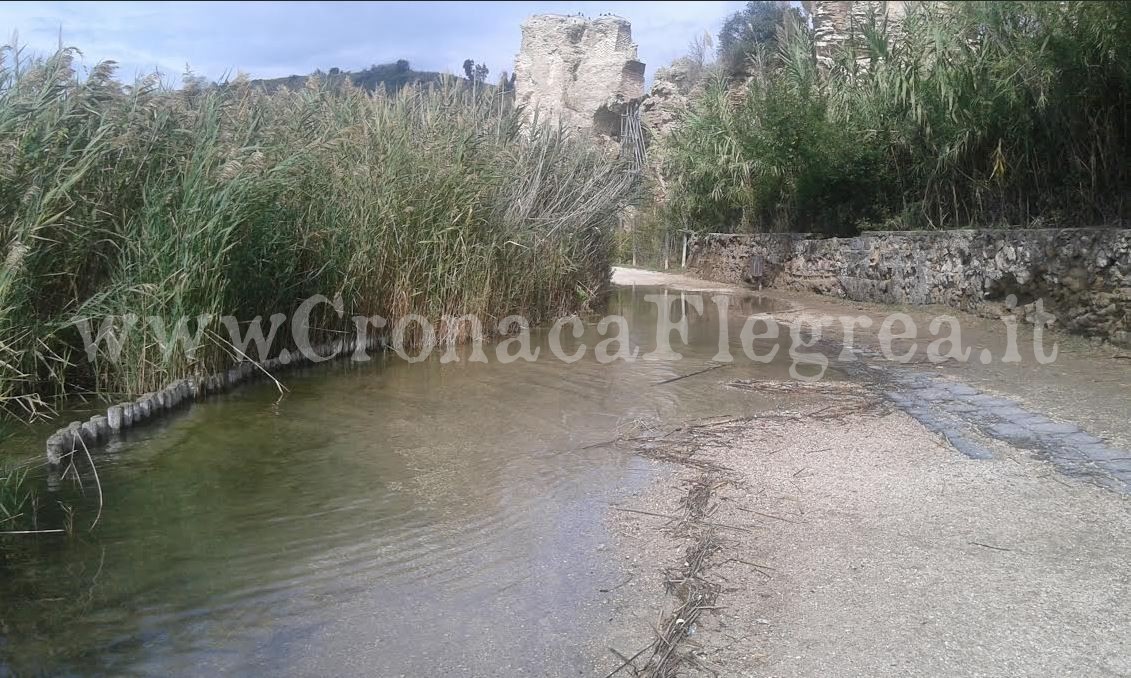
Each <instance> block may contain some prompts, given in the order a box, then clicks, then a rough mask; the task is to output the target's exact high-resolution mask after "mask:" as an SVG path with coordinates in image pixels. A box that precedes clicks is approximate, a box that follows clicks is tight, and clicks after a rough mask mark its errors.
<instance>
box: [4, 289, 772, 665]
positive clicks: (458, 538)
mask: <svg viewBox="0 0 1131 678" xmlns="http://www.w3.org/2000/svg"><path fill="white" fill-rule="evenodd" d="M646 293H663V292H662V291H660V290H649V289H644V288H641V289H636V290H633V289H620V290H618V291H617V292H616V293H615V294H614V296H613V298H612V299H611V300H610V307H609V309H608V310H609V312H611V313H619V314H621V315H623V316H625V317H626V318H627V319H628V326H629V328H630V337H629V339H630V343H631V344H632V346H633V347H635V348H639V349H640V351H641V352H642V353H646V352H648V351H651V350H652V349H654V348H655V343H656V334H655V324H656V321H657V306H656V305H655V304H650V303H644V301H643V295H644V294H646ZM668 294H670V295H673V298H678V297H679V293H678V292H675V293H668ZM704 301H705V302H706V304H705V306H704V309H703V313H702V314H698V313H695V312H694V311H689V310H687V308H686V307H687V300H686V298H684V299H682V300H681V302H680V303H679V304H678V305H677V307H678V308H677V313H676V319H678V318H679V309H683V312H686V313H688V318H689V333H688V339H687V343H686V346H683V345H682V344H680V347H681V349H682V353H683V355H684V358H683V359H682V360H680V361H675V362H667V361H644V360H638V361H634V362H623V361H618V362H614V363H612V364H608V365H602V364H598V363H597V362H596V361H595V359H594V353H593V347H594V346H595V345H596V344H597V342H598V341H600V340H601V339H603V338H604V337H601V336H598V335H597V334H596V332H595V329H594V327H592V326H591V325H590V326H587V327H586V330H585V333H584V336H582V337H581V338H580V339H576V340H575V339H573V338H572V337H571V336H570V334H569V332H568V331H567V332H565V333H564V335H565V340H564V341H563V349H564V350H565V351H566V352H567V353H570V352H572V351H573V350H574V348H576V346H577V345H579V344H581V343H585V344H587V346H588V351H587V352H586V354H585V357H584V358H583V359H582V360H581V361H579V362H577V363H574V364H565V363H562V362H560V361H558V360H554V359H552V358H551V357H550V356H549V354H548V350H547V348H546V340H547V335H546V332H545V331H538V332H535V343H536V344H537V345H539V346H541V347H542V349H543V357H542V359H540V360H538V361H536V362H531V363H528V362H522V361H520V362H515V363H510V364H501V363H499V362H498V361H497V360H496V359H495V357H494V352H493V351H492V350H488V351H486V353H487V355H488V358H489V361H488V363H486V364H480V363H468V362H465V361H461V362H457V363H450V364H444V365H442V364H440V362H439V360H438V359H437V358H438V355H435V356H433V358H432V359H431V360H429V361H426V362H423V363H419V364H414V365H410V364H406V363H404V362H402V361H400V360H399V359H396V358H390V357H388V356H384V357H379V358H377V359H376V360H374V361H373V362H371V363H368V364H361V365H358V364H349V363H338V364H336V365H332V366H331V365H326V366H321V367H318V368H315V369H311V370H308V371H305V372H300V373H292V374H289V375H288V378H287V382H288V387H289V388H290V393H289V394H288V395H287V397H286V398H284V399H282V400H280V399H279V395H278V393H277V391H276V390H275V389H274V387H273V386H272V385H270V384H259V385H254V386H251V387H246V388H243V389H240V390H238V391H236V392H234V393H232V394H230V395H228V396H226V397H224V398H222V399H218V400H216V401H214V402H209V403H207V404H204V405H197V406H194V407H192V408H190V409H188V410H186V411H185V412H184V413H183V414H180V415H178V416H176V417H175V418H173V419H171V420H168V421H165V422H162V423H161V424H159V425H157V426H153V427H148V428H145V429H142V430H140V431H139V432H136V433H134V434H132V435H130V436H129V437H128V438H126V439H125V440H122V441H119V442H116V443H114V444H113V445H112V446H111V447H110V448H109V449H107V450H105V451H103V452H100V453H99V460H98V463H99V469H100V472H101V477H102V486H103V490H104V494H105V511H104V513H103V515H102V518H101V522H100V524H99V526H98V529H97V530H95V531H94V532H93V533H86V532H85V531H84V530H83V529H81V528H82V526H85V525H86V524H87V523H84V522H83V521H84V520H86V521H89V517H90V515H91V509H90V499H89V493H88V496H87V498H86V499H84V498H83V497H82V496H81V495H80V494H79V493H78V490H77V488H76V486H75V484H74V483H72V482H69V481H64V482H63V483H62V484H61V485H60V488H59V491H58V492H56V493H54V494H53V496H52V499H53V500H54V499H58V500H61V501H65V502H68V503H73V504H75V505H77V506H78V515H79V518H78V519H77V521H76V522H77V524H79V525H80V534H79V536H77V537H76V538H74V539H70V540H68V539H62V538H60V539H47V538H42V539H38V540H35V541H27V542H21V543H20V544H18V549H17V550H8V551H6V555H5V556H4V561H3V563H2V565H0V567H2V568H3V574H4V576H3V579H2V581H0V657H2V658H3V660H4V663H5V665H6V666H7V669H8V670H11V671H15V672H17V673H37V672H45V673H83V674H87V673H106V674H117V673H142V674H147V673H149V674H168V673H171V672H178V673H181V672H183V673H193V674H199V673H212V672H216V671H241V672H251V671H255V672H267V671H270V672H276V673H300V674H306V673H322V674H325V673H347V674H349V673H365V674H370V675H372V674H378V675H386V674H396V673H410V674H420V673H443V672H463V673H470V674H496V673H498V672H500V671H506V672H510V671H519V670H521V669H522V668H523V667H526V668H531V669H533V670H535V671H536V672H538V673H553V674H561V673H566V672H573V671H576V670H578V669H579V668H587V667H588V666H589V663H588V659H587V657H585V655H584V653H585V645H584V642H583V641H584V640H585V639H583V638H581V637H579V634H581V633H583V632H582V631H579V629H591V630H598V629H599V628H600V624H601V623H604V621H605V619H606V618H607V616H608V615H606V614H604V611H603V610H601V595H600V594H599V593H598V591H597V587H595V586H594V585H593V583H594V582H595V581H596V582H609V581H615V580H617V578H618V572H617V570H616V564H615V563H611V562H606V561H605V560H603V559H602V558H601V557H600V553H599V552H598V551H597V546H598V545H599V544H600V543H602V542H604V541H605V540H606V538H607V536H606V535H604V534H603V532H602V526H601V516H602V515H603V512H604V510H605V507H606V506H607V505H608V504H609V503H610V502H612V501H615V499H616V498H617V497H618V496H619V494H620V493H622V492H623V491H624V490H625V488H626V487H630V486H632V485H634V484H636V483H639V482H641V480H642V479H643V478H644V477H646V474H643V473H634V472H633V471H642V470H645V469H646V468H647V465H646V464H644V463H643V462H641V461H639V460H637V459H634V458H632V457H630V456H627V455H625V454H623V453H620V452H618V451H616V450H614V449H612V448H610V447H608V446H602V445H601V443H602V442H605V441H609V440H611V439H612V438H614V437H615V436H616V435H617V434H618V432H620V431H622V430H624V428H625V427H626V426H634V425H639V424H641V423H642V422H653V421H671V420H675V419H686V418H694V417H698V416H708V415H715V414H728V413H740V412H743V411H748V410H749V409H750V408H751V407H757V406H759V405H760V404H761V403H760V402H759V401H758V400H757V396H756V395H755V396H750V398H748V399H745V400H743V399H736V398H734V397H733V394H730V393H727V392H725V391H724V390H723V389H721V388H719V383H720V381H724V380H726V379H733V378H751V377H755V376H757V377H763V378H765V377H767V376H769V377H775V378H782V377H784V375H785V372H786V365H785V363H784V362H783V363H780V364H778V363H775V364H773V365H769V366H766V365H760V364H748V363H746V362H745V361H740V362H738V363H736V364H734V365H731V366H728V367H727V368H725V369H724V370H718V372H712V373H708V374H704V375H701V376H694V377H689V378H686V379H679V380H675V381H672V378H673V377H679V376H681V375H685V374H689V373H692V372H695V371H696V370H699V369H702V367H703V366H705V365H709V364H710V361H711V359H712V358H713V357H714V356H715V354H716V353H717V351H718V334H719V318H718V315H717V313H718V312H717V309H716V308H715V306H714V305H713V304H712V303H711V302H710V300H709V298H706V297H705V298H704ZM766 310H769V309H768V308H767V307H766V306H764V305H762V304H760V303H759V301H758V300H757V298H746V299H735V300H733V301H732V306H731V311H732V313H731V315H730V331H729V336H730V343H731V345H732V350H733V351H734V352H735V354H736V356H737V355H740V354H741V349H740V348H739V345H738V337H739V330H740V328H741V321H742V318H741V315H742V313H743V312H746V313H750V312H762V311H766ZM735 311H738V312H737V313H735ZM673 342H676V339H675V338H674V337H673ZM676 343H678V342H676ZM767 404H768V403H767ZM45 486H46V483H45ZM58 519H60V515H59V510H58V509H57V508H49V510H48V512H47V514H45V516H44V520H58ZM0 673H3V670H0Z"/></svg>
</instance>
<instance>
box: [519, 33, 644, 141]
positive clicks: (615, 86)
mask: <svg viewBox="0 0 1131 678" xmlns="http://www.w3.org/2000/svg"><path fill="white" fill-rule="evenodd" d="M514 74H515V83H514V89H515V101H516V103H518V104H520V105H522V106H524V107H525V108H526V112H527V115H528V116H530V117H533V116H534V115H537V116H538V118H539V120H545V121H548V122H549V123H550V124H552V125H556V124H558V123H559V122H561V123H562V124H563V125H565V126H566V127H567V128H569V129H574V130H581V131H587V132H594V133H596V134H598V135H603V136H606V137H617V136H619V134H620V124H621V114H622V113H624V112H625V111H626V110H627V107H628V106H629V105H631V104H633V103H636V102H638V101H639V100H640V99H641V98H643V96H644V64H643V63H641V62H640V61H638V60H637V58H636V45H635V44H633V42H632V25H631V24H629V22H628V21H627V20H626V19H622V18H620V17H617V16H602V17H597V18H596V19H589V18H586V17H581V16H563V15H558V14H539V15H535V16H532V17H530V18H529V19H527V20H526V21H524V22H523V24H522V46H521V48H520V51H519V53H518V56H517V57H515V64H514Z"/></svg>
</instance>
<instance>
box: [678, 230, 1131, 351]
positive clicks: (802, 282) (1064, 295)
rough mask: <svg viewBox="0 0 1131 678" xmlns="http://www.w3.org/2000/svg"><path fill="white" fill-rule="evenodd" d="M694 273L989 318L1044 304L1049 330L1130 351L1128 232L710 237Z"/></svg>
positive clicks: (697, 250)
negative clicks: (938, 306)
mask: <svg viewBox="0 0 1131 678" xmlns="http://www.w3.org/2000/svg"><path fill="white" fill-rule="evenodd" d="M759 266H760V271H759ZM688 267H689V268H690V269H691V272H692V273H694V274H695V275H698V276H699V277H702V278H706V279H709V280H718V281H723V282H729V283H735V284H741V283H743V282H758V283H761V284H765V285H772V286H775V287H782V288H786V289H795V290H800V291H807V292H816V293H818V294H825V295H829V296H834V297H842V298H847V299H852V300H855V301H874V302H881V303H894V304H944V305H947V306H951V307H953V308H958V309H962V310H964V311H968V312H971V313H976V314H978V315H983V316H988V317H998V316H999V315H1001V314H1004V313H1008V312H1010V311H1009V308H1008V306H1009V304H1010V303H1011V302H1012V303H1014V304H1015V308H1016V311H1015V312H1017V313H1018V315H1021V316H1023V317H1024V318H1025V320H1026V321H1027V322H1034V321H1036V320H1038V315H1039V314H1038V312H1037V301H1038V300H1040V301H1041V302H1042V303H1043V306H1044V311H1045V312H1046V313H1048V314H1050V315H1051V316H1053V319H1050V320H1048V321H1046V323H1045V324H1046V325H1050V326H1053V327H1059V328H1061V329H1065V330H1067V331H1069V332H1073V333H1076V334H1082V335H1085V336H1090V337H1099V338H1101V339H1104V340H1106V341H1109V342H1111V343H1113V344H1116V345H1119V346H1131V230H1129V229H1120V228H1065V229H1018V230H956V231H905V232H869V233H863V234H861V235H859V236H857V237H855V238H817V237H814V236H811V235H807V234H801V233H757V234H751V235H729V234H712V235H707V236H705V237H702V238H699V239H697V240H695V241H693V242H692V243H691V256H690V258H689V261H688ZM752 273H759V276H758V278H757V280H754V279H752V275H751V274H752Z"/></svg>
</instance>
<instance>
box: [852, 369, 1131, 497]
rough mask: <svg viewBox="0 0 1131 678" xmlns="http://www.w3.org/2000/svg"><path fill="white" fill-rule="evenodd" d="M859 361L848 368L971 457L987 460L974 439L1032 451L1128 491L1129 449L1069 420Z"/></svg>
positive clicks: (922, 375) (1130, 480)
mask: <svg viewBox="0 0 1131 678" xmlns="http://www.w3.org/2000/svg"><path fill="white" fill-rule="evenodd" d="M869 353H870V352H867V351H858V354H860V355H861V357H863V358H865V360H864V362H862V363H857V365H858V366H857V367H856V368H854V369H850V370H849V371H850V373H855V374H856V376H858V377H861V378H864V379H867V380H869V381H873V382H876V383H878V384H879V385H880V386H881V388H882V390H883V394H884V396H885V397H886V398H887V399H888V400H889V401H891V402H892V403H893V404H894V405H895V406H896V407H898V408H900V409H901V410H903V411H904V412H906V413H907V414H909V415H910V416H911V417H913V418H914V419H915V420H916V421H918V422H919V423H920V424H922V425H923V426H925V427H926V428H927V429H929V430H931V431H934V432H935V433H938V434H939V435H942V436H943V437H944V438H946V439H947V441H948V442H949V443H950V444H951V445H953V446H954V448H955V449H957V450H958V451H959V452H961V453H962V454H964V455H966V456H968V457H970V458H972V459H992V458H993V456H994V455H993V452H992V451H991V450H990V449H989V447H987V446H985V445H983V444H980V443H979V442H978V438H979V437H984V438H990V439H994V440H1001V441H1003V442H1006V443H1009V444H1010V445H1013V446H1014V447H1018V448H1022V449H1028V450H1032V451H1033V452H1035V453H1037V454H1038V455H1039V456H1040V457H1042V458H1044V459H1048V460H1049V461H1051V462H1052V463H1053V464H1054V465H1055V466H1056V467H1057V468H1058V469H1060V470H1061V471H1062V472H1063V473H1065V474H1067V475H1072V476H1076V477H1081V478H1084V479H1087V480H1089V481H1091V482H1094V483H1096V484H1099V485H1101V486H1103V487H1106V488H1108V489H1111V490H1115V491H1117V492H1122V493H1128V494H1131V451H1127V450H1123V449H1118V448H1115V447H1112V446H1110V445H1109V444H1107V443H1105V442H1104V440H1103V439H1101V438H1099V437H1097V436H1094V435H1092V434H1091V433H1088V432H1087V431H1084V430H1083V429H1081V428H1080V427H1079V426H1077V425H1076V424H1073V423H1070V422H1062V421H1054V420H1052V419H1049V418H1048V417H1045V416H1044V415H1042V414H1040V413H1037V412H1033V411H1031V410H1027V409H1025V408H1024V407H1022V406H1021V405H1020V404H1018V403H1017V402H1015V401H1013V400H1010V399H1008V398H1003V397H1000V396H996V395H992V394H989V393H984V392H982V391H979V390H978V389H976V388H974V387H972V386H969V385H967V384H963V383H960V382H956V381H953V380H950V379H947V378H945V377H940V376H938V375H936V374H932V373H930V372H924V371H921V370H914V369H897V368H891V367H887V366H882V365H879V364H877V363H876V362H873V361H872V360H870V359H869V358H872V357H873V356H871V355H869Z"/></svg>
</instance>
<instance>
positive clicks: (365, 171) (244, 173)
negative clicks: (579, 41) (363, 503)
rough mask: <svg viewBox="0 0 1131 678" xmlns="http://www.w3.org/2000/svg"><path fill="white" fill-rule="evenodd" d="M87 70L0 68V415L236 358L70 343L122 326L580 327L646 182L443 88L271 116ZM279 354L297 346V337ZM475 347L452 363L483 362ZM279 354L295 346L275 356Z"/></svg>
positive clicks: (273, 99) (264, 96)
mask: <svg viewBox="0 0 1131 678" xmlns="http://www.w3.org/2000/svg"><path fill="white" fill-rule="evenodd" d="M75 54H76V52H75V51H74V50H71V49H66V50H62V51H60V52H58V53H56V54H54V55H52V56H50V57H48V58H46V59H43V60H39V61H32V60H28V59H26V58H24V57H23V55H22V54H21V53H20V51H19V50H18V49H17V48H14V47H7V48H4V49H3V50H2V51H0V259H2V260H3V261H4V265H3V269H0V409H3V410H4V411H6V412H7V413H9V414H15V415H17V416H21V417H25V418H26V417H29V416H33V415H34V414H35V413H37V412H42V411H43V408H44V407H45V405H46V404H48V403H50V402H51V400H52V398H53V397H55V396H57V395H59V394H62V393H66V392H70V391H75V390H88V391H95V392H99V393H107V394H110V393H113V394H119V393H125V394H134V393H141V392H145V391H148V390H153V389H155V388H158V387H160V386H162V385H163V384H165V383H167V382H169V381H170V380H172V379H175V378H178V377H179V376H183V375H187V374H191V373H200V372H210V371H214V370H217V369H220V368H223V367H226V366H227V365H228V363H230V362H231V357H230V355H229V351H228V350H227V348H226V347H225V346H224V345H223V344H222V342H221V341H219V340H210V341H209V342H208V343H207V344H206V345H205V346H204V347H203V348H202V349H201V350H200V351H199V352H197V353H196V354H195V355H192V356H190V355H185V353H184V352H183V351H181V350H173V351H171V352H168V353H166V352H165V351H163V350H162V347H161V345H160V342H159V339H160V337H159V336H158V335H157V334H156V333H155V331H154V329H153V328H152V327H151V326H149V325H148V324H146V323H139V324H138V325H137V326H135V327H133V328H132V329H127V330H122V331H120V333H119V336H118V339H119V340H120V342H121V345H122V354H121V359H120V360H111V359H110V356H109V355H108V354H106V353H105V352H100V353H99V354H98V355H97V356H96V357H95V360H93V361H88V360H87V359H86V356H85V355H84V354H83V350H82V345H83V344H82V341H81V338H80V335H79V334H78V332H77V331H76V329H75V327H74V325H73V323H74V321H76V320H79V319H84V318H88V319H94V320H95V326H96V327H97V325H98V319H100V318H102V317H105V316H107V315H122V314H127V313H132V314H136V315H138V316H141V317H143V318H144V317H146V316H155V317H158V318H162V319H164V320H165V321H166V323H168V324H170V325H171V324H172V323H173V321H175V320H176V319H179V318H190V319H193V320H191V321H190V322H189V323H188V325H186V329H187V330H188V331H189V332H190V333H195V332H198V331H203V334H204V336H206V337H215V336H225V335H226V332H225V331H224V330H223V328H222V326H221V325H220V323H219V320H218V318H219V316H221V315H233V316H236V317H237V318H239V319H240V320H241V321H249V320H251V319H253V318H255V317H257V316H262V317H264V318H267V317H268V316H270V315H271V314H273V313H284V314H289V313H291V312H292V311H293V310H294V309H295V307H296V305H297V304H298V303H299V301H300V300H302V299H305V298H307V297H309V296H311V295H314V294H323V295H326V296H327V297H330V298H333V297H334V296H335V295H341V298H342V300H343V303H344V317H341V318H340V317H338V315H337V314H335V313H334V311H333V310H332V309H329V307H326V306H322V307H319V309H318V312H317V313H316V314H315V315H314V316H312V322H311V325H312V327H313V328H314V332H312V334H313V336H314V340H315V341H318V340H320V338H321V339H323V340H324V339H326V338H329V337H332V336H334V335H335V333H337V332H339V331H342V330H350V329H351V328H352V327H353V323H352V321H351V320H350V317H351V316H353V315H367V316H370V315H374V314H380V315H382V316H383V317H385V318H387V319H389V321H390V325H391V324H393V323H394V322H395V321H396V320H397V319H398V318H401V317H404V316H406V315H407V314H410V313H420V314H423V315H425V316H427V317H428V318H430V319H438V318H439V317H440V316H441V314H444V313H452V314H457V315H460V314H465V313H475V314H478V315H479V316H480V317H481V318H482V319H483V320H484V323H490V322H492V321H493V320H494V319H497V318H501V317H504V316H506V315H510V314H516V313H517V314H523V315H526V316H527V317H529V318H531V319H532V320H533V321H535V322H537V321H539V320H540V319H544V318H547V317H549V316H552V315H555V314H558V313H563V312H569V311H573V310H576V309H577V308H578V306H579V305H581V304H583V303H584V300H586V299H588V298H591V297H592V292H593V290H595V289H596V288H598V287H599V286H601V285H602V284H603V283H604V282H605V281H606V278H607V275H608V270H609V266H608V264H609V257H610V253H611V249H612V237H613V227H614V226H615V223H616V218H615V215H616V213H617V211H618V210H619V209H620V207H621V206H622V205H623V204H624V203H625V202H626V200H627V199H628V196H629V194H630V193H631V192H632V191H633V190H634V184H635V181H634V179H633V177H632V175H630V174H629V173H627V172H625V171H624V169H623V167H621V166H620V165H619V163H618V162H617V161H615V160H611V159H609V158H608V157H607V156H606V155H604V154H602V153H600V152H599V151H598V150H596V149H594V148H592V147H591V146H590V145H589V144H588V143H587V142H585V141H584V140H581V139H576V138H573V137H571V136H570V135H569V134H567V133H566V132H564V131H563V130H561V129H551V128H547V127H540V126H533V127H532V126H528V125H526V124H524V123H523V118H522V113H521V111H518V110H516V109H515V108H514V107H513V106H512V105H511V104H510V102H509V100H508V99H507V98H506V97H505V96H503V95H500V94H498V93H495V92H494V91H493V90H492V91H489V92H488V91H483V90H482V88H480V89H476V88H472V87H468V86H466V84H461V83H460V82H457V81H454V80H452V81H447V82H444V83H441V84H440V85H436V86H429V87H426V88H418V87H414V86H406V87H405V88H403V89H402V90H400V91H399V92H397V93H395V94H390V93H385V92H383V91H378V92H376V93H372V94H371V93H367V92H364V91H362V90H360V89H356V88H351V87H344V88H343V87H341V86H340V85H335V86H333V87H330V86H328V85H327V84H326V83H324V82H322V81H320V80H318V79H317V78H312V79H310V80H309V81H308V82H307V83H306V85H305V87H304V88H303V89H301V90H298V91H289V90H279V91H276V92H272V93H267V92H265V91H263V90H262V89H258V88H255V87H252V86H251V85H250V84H249V83H248V82H247V81H245V80H242V79H239V78H237V79H236V80H234V81H232V82H229V83H225V84H223V85H221V86H219V87H199V86H197V85H196V84H195V81H192V80H190V81H189V85H187V86H186V87H184V88H183V89H180V90H172V89H167V88H164V87H162V86H160V85H159V84H158V81H157V79H156V78H152V77H151V78H143V79H140V80H138V81H136V82H134V83H132V84H128V85H127V84H122V83H120V82H118V81H117V80H115V78H114V68H113V65H112V64H109V63H106V64H99V65H98V66H96V67H95V68H93V69H92V70H91V72H90V73H89V76H87V77H85V78H80V77H78V76H77V75H76V74H75V71H74V68H73V61H74V58H75ZM281 334H282V332H281ZM465 338H466V337H465V336H462V335H459V334H458V333H448V334H447V335H446V336H442V339H444V340H447V341H457V340H461V339H465ZM280 346H281V344H279V343H276V346H275V348H276V350H277V349H278V348H279V347H280Z"/></svg>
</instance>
